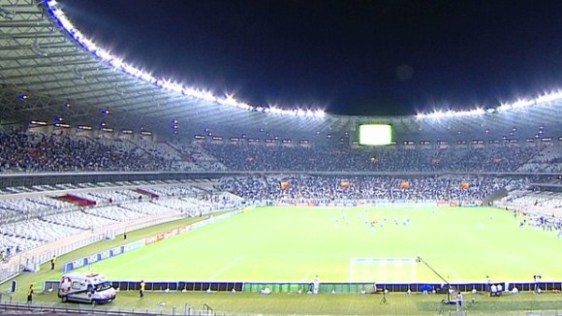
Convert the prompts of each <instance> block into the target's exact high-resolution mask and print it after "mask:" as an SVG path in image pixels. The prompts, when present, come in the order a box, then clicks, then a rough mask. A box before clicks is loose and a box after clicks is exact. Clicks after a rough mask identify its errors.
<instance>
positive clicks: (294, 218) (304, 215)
mask: <svg viewBox="0 0 562 316" xmlns="http://www.w3.org/2000/svg"><path fill="white" fill-rule="evenodd" d="M407 220H408V221H409V223H407V224H404V222H405V221H407ZM521 220H522V218H521V217H519V216H518V217H517V218H514V216H513V213H511V212H506V211H503V210H499V209H495V208H439V207H431V208H407V207H370V208H362V207H356V208H341V207H340V208H335V207H334V208H327V207H326V208H324V207H264V208H255V209H249V210H246V211H244V212H243V213H241V214H239V215H236V216H234V217H232V218H229V219H227V220H224V221H222V222H218V223H214V224H212V225H209V226H206V227H203V228H200V229H197V230H194V231H191V232H188V233H185V234H182V235H179V236H176V237H173V238H170V239H168V240H164V241H161V242H158V243H155V244H152V245H149V246H146V247H143V248H141V249H138V250H135V251H132V252H130V253H127V254H124V255H122V256H118V257H115V258H112V259H109V260H106V261H102V262H99V263H96V264H94V265H92V266H91V267H90V269H91V270H92V271H96V272H100V273H103V274H105V275H106V276H107V277H108V278H109V279H111V280H140V279H144V280H150V281H178V280H185V281H256V282H310V281H311V280H312V278H313V277H314V276H315V275H318V276H319V278H320V280H321V281H322V282H350V281H351V282H373V281H374V282H379V283H383V282H389V283H390V282H392V283H399V282H404V283H414V282H441V280H440V279H439V278H438V277H437V276H436V275H435V274H434V273H433V272H432V271H431V270H430V269H428V268H427V267H426V266H425V265H423V264H422V263H415V262H411V261H408V262H402V261H395V262H391V261H389V260H379V259H399V258H400V259H402V258H409V259H413V258H415V257H417V256H420V257H421V258H422V259H424V261H426V262H427V263H429V264H430V265H431V266H432V267H433V268H434V269H435V270H436V271H438V272H439V273H440V274H441V275H442V276H443V277H445V278H446V279H448V281H449V282H451V283H455V282H484V280H485V277H486V276H487V275H489V276H490V277H491V278H492V280H498V281H500V280H501V281H510V280H511V281H524V282H531V281H532V276H533V275H535V274H540V275H542V277H543V281H547V280H562V270H561V269H560V268H559V267H560V264H559V263H560V262H561V259H562V251H559V250H560V249H562V240H561V239H558V238H556V234H555V232H552V231H542V230H538V229H536V228H530V227H526V228H520V227H519V222H520V221H521ZM372 221H376V224H375V225H374V227H371V225H370V222H372ZM395 222H396V223H395ZM357 258H367V259H366V260H364V261H362V262H360V260H358V259H357Z"/></svg>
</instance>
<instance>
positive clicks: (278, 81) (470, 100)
mask: <svg viewBox="0 0 562 316" xmlns="http://www.w3.org/2000/svg"><path fill="white" fill-rule="evenodd" d="M59 2H60V3H61V4H62V5H61V7H62V8H63V10H64V11H65V12H66V13H67V15H68V16H69V17H70V19H71V20H72V21H73V22H74V24H75V25H76V26H78V28H79V29H80V30H81V31H82V32H83V33H85V34H87V35H89V36H90V37H91V38H92V39H94V40H95V41H96V42H97V43H99V44H101V46H102V47H105V48H108V49H110V50H111V51H112V52H113V53H114V54H116V55H118V56H121V57H124V58H125V61H126V62H128V63H131V64H133V65H135V66H137V67H141V68H144V69H146V70H149V71H151V72H152V73H153V75H155V76H156V77H157V78H171V79H174V80H178V81H181V82H183V83H185V84H187V85H193V86H199V87H206V88H210V89H212V90H213V91H214V92H215V94H218V95H222V94H224V93H233V94H234V95H235V96H236V98H238V99H239V100H241V101H245V102H248V103H250V104H252V105H256V106H258V105H262V106H264V105H268V104H278V105H281V106H283V107H291V106H301V107H307V106H316V107H318V106H320V107H322V108H324V109H325V110H326V111H327V112H329V113H335V114H353V115H404V114H415V113H416V112H418V111H426V112H427V111H431V110H433V109H434V108H440V109H447V108H452V109H463V108H473V107H474V106H476V105H480V106H484V107H495V106H497V105H499V103H500V102H507V101H514V100H516V98H518V97H521V96H533V95H537V94H540V93H542V92H544V91H548V90H552V89H558V88H562V20H561V19H560V17H561V16H562V1H538V0H535V1H526V0H517V1H512V0H510V1H458V0H454V1H451V0H447V1H421V0H413V1H410V0H389V1H329V0H320V1H278V0H254V1H252V0H224V1H217V0H198V1H190V0H166V1H156V0H134V1H133V0H80V1H70V0H65V1H62V0H61V1H59Z"/></svg>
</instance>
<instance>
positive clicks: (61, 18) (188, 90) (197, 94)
mask: <svg viewBox="0 0 562 316" xmlns="http://www.w3.org/2000/svg"><path fill="white" fill-rule="evenodd" d="M45 5H46V8H47V12H49V13H50V15H51V16H52V17H53V18H54V20H55V22H56V23H58V24H59V25H60V26H61V27H62V28H63V29H64V30H65V31H66V32H67V33H68V35H69V36H70V37H71V38H73V39H74V40H76V41H77V42H78V43H79V44H80V45H81V46H83V47H84V48H85V49H86V50H87V51H89V52H90V53H92V54H93V55H94V56H96V57H97V58H99V59H100V60H101V61H103V62H105V63H107V64H108V65H110V66H111V67H113V68H115V69H118V70H120V71H122V72H123V73H126V74H128V75H131V76H133V77H136V78H138V79H141V80H144V81H147V82H149V83H151V84H153V85H156V86H158V87H160V88H162V89H164V90H168V91H173V92H176V93H181V94H183V95H185V96H188V97H193V98H196V99H200V100H203V101H208V102H211V103H216V104H219V105H224V106H230V107H235V108H239V109H243V110H247V111H255V112H265V113H273V114H280V115H289V116H298V117H317V118H322V117H324V111H322V110H319V109H315V110H311V111H312V112H311V113H309V114H308V115H307V113H308V111H307V110H302V109H297V110H285V109H280V108H279V109H272V110H270V111H267V108H263V107H259V106H252V105H250V104H247V103H244V102H241V101H239V100H237V99H235V98H234V97H229V96H227V97H226V98H220V97H217V96H216V95H214V94H213V93H211V92H208V91H204V90H201V89H196V88H193V87H186V86H183V85H182V84H180V83H177V82H174V81H172V80H169V79H157V78H155V77H153V76H152V75H151V74H150V73H147V72H144V71H142V70H140V69H138V68H136V67H134V66H131V65H129V64H127V63H126V62H125V61H124V60H123V59H122V58H119V57H116V56H113V55H112V54H111V52H109V51H108V50H105V49H103V48H101V47H99V46H97V45H96V44H95V43H94V42H93V41H92V40H90V39H88V38H86V36H85V35H84V34H82V33H81V32H80V31H79V30H78V29H77V28H76V27H75V26H74V25H73V24H72V22H70V20H69V19H68V17H67V16H66V14H65V13H64V12H63V11H62V10H61V9H60V8H59V7H58V3H57V1H56V0H47V1H46V2H45Z"/></svg>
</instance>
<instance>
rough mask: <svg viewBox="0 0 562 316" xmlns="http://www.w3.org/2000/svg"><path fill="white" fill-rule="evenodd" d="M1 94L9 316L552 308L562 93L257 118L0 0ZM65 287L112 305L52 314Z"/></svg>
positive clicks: (2, 286)
mask: <svg viewBox="0 0 562 316" xmlns="http://www.w3.org/2000/svg"><path fill="white" fill-rule="evenodd" d="M0 80H1V84H2V86H1V88H0V109H1V110H2V114H1V116H0V179H1V181H0V251H1V254H0V256H1V257H0V259H1V262H0V310H1V311H2V312H6V313H11V312H16V313H20V314H21V313H44V314H47V313H52V314H119V315H141V314H142V315H147V314H155V315H156V314H160V315H176V314H179V315H258V314H259V315H288V314H291V315H389V314H396V315H435V314H440V315H443V314H449V315H453V314H455V315H489V314H494V315H545V316H546V315H560V313H561V311H562V296H561V294H560V290H561V288H562V270H561V269H560V262H561V260H562V252H561V251H560V249H562V193H561V192H562V190H561V188H562V125H561V124H560V122H562V111H560V109H561V108H562V93H560V92H557V91H554V92H548V93H541V94H538V95H532V96H525V97H521V98H519V99H517V100H515V101H512V102H509V103H503V104H499V105H498V106H495V107H487V108H473V109H468V110H459V111H453V110H451V111H448V110H443V111H439V110H437V111H435V112H429V113H420V114H418V115H404V116H358V115H336V114H329V113H325V112H324V111H322V110H318V109H316V108H284V107H274V106H269V107H265V106H254V105H251V104H248V103H245V102H242V101H239V100H237V99H236V98H234V97H232V96H229V95H226V96H222V95H217V94H214V93H212V92H210V91H208V90H205V89H199V88H194V87H189V86H185V85H183V84H181V83H180V82H175V81H172V80H168V79H162V78H156V77H154V76H153V75H151V74H150V73H149V72H145V71H144V70H142V69H141V68H137V67H136V66H133V65H131V64H128V63H127V62H126V61H124V60H123V59H120V58H119V57H116V56H113V55H112V54H111V53H110V52H109V51H107V50H105V49H103V48H102V47H100V46H97V45H96V43H94V42H93V41H92V40H90V39H88V38H87V37H86V36H85V35H84V34H83V33H81V32H80V30H79V29H78V28H76V27H75V26H74V25H73V24H72V22H71V21H70V19H69V18H68V17H67V16H66V14H65V12H63V10H62V9H61V8H60V7H59V5H58V3H57V2H56V1H54V0H46V1H35V0H0ZM369 129H374V131H373V130H369ZM76 274H85V275H99V274H101V275H103V276H105V277H106V278H107V279H108V280H109V281H110V283H111V286H112V287H113V288H114V289H115V290H116V291H117V293H118V294H117V297H116V298H115V299H114V300H113V299H111V301H110V302H108V303H107V304H97V302H96V301H92V302H93V303H88V304H85V303H82V304H80V303H67V302H65V301H66V298H65V296H64V295H62V296H61V292H60V291H61V285H62V284H64V282H65V280H66V279H68V278H70V277H69V275H71V276H72V278H73V277H74V276H73V275H76ZM61 279H62V282H61ZM78 283H79V282H78ZM141 283H142V292H143V295H144V297H142V298H139V290H141ZM82 285H84V284H82ZM72 286H73V287H74V285H72ZM77 286H78V287H79V286H80V284H78V285H77ZM30 288H33V292H30V291H31V290H30ZM30 296H31V297H32V301H29V297H30ZM26 297H27V302H26ZM61 299H62V300H61ZM459 300H461V303H462V304H460V303H459Z"/></svg>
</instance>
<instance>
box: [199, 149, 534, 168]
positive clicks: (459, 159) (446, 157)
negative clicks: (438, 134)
mask: <svg viewBox="0 0 562 316" xmlns="http://www.w3.org/2000/svg"><path fill="white" fill-rule="evenodd" d="M205 148H206V149H207V150H208V151H209V152H210V153H212V154H213V155H214V156H216V157H217V158H218V159H219V160H220V161H221V162H222V163H223V164H224V165H225V166H227V167H228V168H229V169H232V170H275V171H287V170H289V171H375V172H376V171H391V172H434V171H461V172H466V171H469V172H474V171H492V172H501V171H515V170H516V169H517V168H519V167H520V166H521V165H523V164H524V163H526V162H527V161H528V160H529V159H531V157H533V155H536V154H537V153H538V152H539V149H537V148H536V147H485V148H471V149H469V148H443V149H426V148H415V149H404V148H397V147H389V148H382V149H376V150H368V149H351V148H350V147H349V146H345V147H339V148H335V147H327V148H326V147H324V148H310V147H300V146H296V147H288V146H267V145H253V144H206V145H205Z"/></svg>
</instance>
